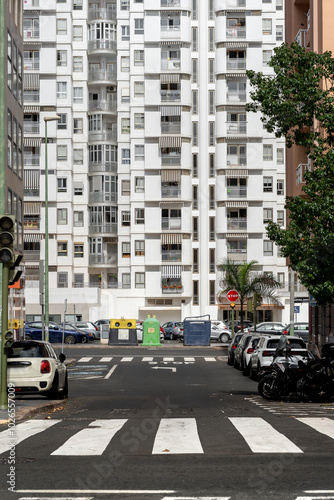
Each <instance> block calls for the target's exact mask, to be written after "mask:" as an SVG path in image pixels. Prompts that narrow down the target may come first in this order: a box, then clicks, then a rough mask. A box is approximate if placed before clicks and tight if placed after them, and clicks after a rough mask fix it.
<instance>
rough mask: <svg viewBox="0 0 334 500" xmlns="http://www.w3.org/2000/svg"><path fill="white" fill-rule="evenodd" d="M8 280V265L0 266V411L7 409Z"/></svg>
mask: <svg viewBox="0 0 334 500" xmlns="http://www.w3.org/2000/svg"><path fill="white" fill-rule="evenodd" d="M8 278H9V264H7V263H3V264H2V315H1V385H0V410H6V409H7V408H8V397H7V353H6V349H5V333H6V331H7V330H8Z"/></svg>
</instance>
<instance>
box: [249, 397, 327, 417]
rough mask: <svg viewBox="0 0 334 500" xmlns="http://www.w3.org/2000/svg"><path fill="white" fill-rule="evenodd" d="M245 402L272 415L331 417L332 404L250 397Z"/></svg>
mask: <svg viewBox="0 0 334 500" xmlns="http://www.w3.org/2000/svg"><path fill="white" fill-rule="evenodd" d="M245 400H246V401H249V402H250V403H253V404H254V405H256V406H258V407H259V408H261V409H262V410H266V411H268V412H269V413H271V414H274V415H289V416H290V415H291V416H295V417H297V416H308V415H312V416H317V417H321V416H325V417H329V416H333V417H334V403H305V402H301V401H295V402H294V401H270V400H269V401H268V400H265V399H263V398H262V397H261V396H252V397H248V398H245Z"/></svg>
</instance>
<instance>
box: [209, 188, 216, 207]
mask: <svg viewBox="0 0 334 500" xmlns="http://www.w3.org/2000/svg"><path fill="white" fill-rule="evenodd" d="M209 209H210V210H214V209H215V186H209Z"/></svg>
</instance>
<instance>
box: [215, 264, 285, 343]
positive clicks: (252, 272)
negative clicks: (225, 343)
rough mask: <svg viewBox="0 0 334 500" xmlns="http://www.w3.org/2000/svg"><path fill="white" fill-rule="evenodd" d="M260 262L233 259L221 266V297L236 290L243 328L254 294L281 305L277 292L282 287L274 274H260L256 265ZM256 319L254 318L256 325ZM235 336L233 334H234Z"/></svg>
mask: <svg viewBox="0 0 334 500" xmlns="http://www.w3.org/2000/svg"><path fill="white" fill-rule="evenodd" d="M257 264H258V262H257V261H256V260H252V261H251V262H242V263H239V262H235V261H233V260H231V259H226V260H224V261H223V262H222V263H221V264H219V265H218V266H217V267H218V270H219V271H222V272H223V276H222V278H221V280H220V281H219V286H220V287H221V289H222V290H221V292H220V295H225V294H226V293H227V292H228V291H229V290H236V291H237V292H238V294H239V300H240V316H241V318H240V323H241V329H242V328H243V311H244V305H245V303H246V302H247V300H249V299H252V298H253V296H254V294H255V293H256V294H258V295H260V296H261V297H263V298H264V299H266V300H268V301H270V302H271V303H274V304H278V305H280V304H281V301H280V300H279V298H278V296H277V295H276V293H275V292H276V290H277V289H279V288H281V287H282V285H281V283H280V282H279V281H277V280H276V279H275V278H274V277H273V275H272V274H266V273H263V272H258V271H257V270H256V265H257ZM255 322H256V318H254V325H255ZM232 334H233V332H232Z"/></svg>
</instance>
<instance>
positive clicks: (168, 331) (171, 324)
mask: <svg viewBox="0 0 334 500" xmlns="http://www.w3.org/2000/svg"><path fill="white" fill-rule="evenodd" d="M181 323H182V321H166V323H164V324H163V325H162V329H163V333H164V336H165V339H170V340H174V339H175V338H177V337H176V336H175V334H174V332H173V330H174V328H175V327H176V326H179V325H180V324H181ZM182 324H183V323H182Z"/></svg>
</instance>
